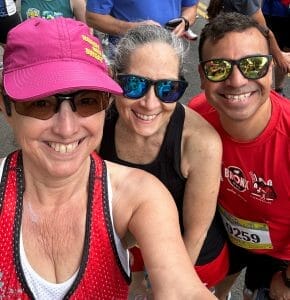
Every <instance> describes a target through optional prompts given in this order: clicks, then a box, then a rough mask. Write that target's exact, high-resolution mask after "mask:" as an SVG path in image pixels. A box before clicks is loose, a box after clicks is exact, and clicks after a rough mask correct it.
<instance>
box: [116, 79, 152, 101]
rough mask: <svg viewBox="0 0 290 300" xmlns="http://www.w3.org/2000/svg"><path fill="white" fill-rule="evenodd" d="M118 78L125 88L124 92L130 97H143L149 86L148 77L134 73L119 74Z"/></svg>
mask: <svg viewBox="0 0 290 300" xmlns="http://www.w3.org/2000/svg"><path fill="white" fill-rule="evenodd" d="M118 80H119V83H120V86H121V87H122V89H123V94H124V96H125V97H127V98H129V99H139V98H141V97H143V96H144V95H145V94H146V92H147V90H148V87H149V83H148V80H147V79H146V78H142V77H138V76H134V75H119V76H118Z"/></svg>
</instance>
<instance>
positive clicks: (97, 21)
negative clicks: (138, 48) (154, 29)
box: [86, 11, 136, 36]
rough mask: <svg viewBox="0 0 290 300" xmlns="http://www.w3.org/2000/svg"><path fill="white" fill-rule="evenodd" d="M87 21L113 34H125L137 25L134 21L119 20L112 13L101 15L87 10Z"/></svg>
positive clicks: (91, 25)
mask: <svg viewBox="0 0 290 300" xmlns="http://www.w3.org/2000/svg"><path fill="white" fill-rule="evenodd" d="M86 21H87V24H88V25H89V26H90V27H93V28H94V29H97V30H99V31H101V32H104V33H108V34H111V35H117V36H118V35H124V34H125V33H126V32H127V31H128V30H129V29H131V28H133V27H135V26H136V24H135V23H134V22H126V21H122V20H118V19H116V18H114V17H112V16H110V15H101V14H96V13H92V12H89V11H87V12H86Z"/></svg>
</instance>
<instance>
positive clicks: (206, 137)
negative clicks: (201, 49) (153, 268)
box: [100, 25, 228, 296]
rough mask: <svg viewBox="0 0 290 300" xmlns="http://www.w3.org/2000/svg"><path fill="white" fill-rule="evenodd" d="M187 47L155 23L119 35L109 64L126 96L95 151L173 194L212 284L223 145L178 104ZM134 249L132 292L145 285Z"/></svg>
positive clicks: (222, 268)
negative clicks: (157, 181)
mask: <svg viewBox="0 0 290 300" xmlns="http://www.w3.org/2000/svg"><path fill="white" fill-rule="evenodd" d="M185 52H186V49H185V47H184V44H183V41H182V40H181V39H179V38H178V37H176V36H175V35H173V34H172V33H171V32H169V31H167V30H166V29H164V28H162V27H158V26H152V25H143V26H140V27H137V28H135V29H132V30H131V31H129V32H128V33H127V34H126V35H125V36H124V37H123V38H122V39H121V40H120V43H119V44H118V46H117V48H116V54H115V59H114V61H113V65H112V66H113V73H114V77H115V79H116V80H117V81H118V83H119V84H120V86H121V87H122V89H123V95H117V96H114V101H113V103H112V105H111V107H110V109H109V111H108V113H107V118H106V121H105V127H104V134H103V140H102V143H101V148H100V153H101V155H102V156H103V157H105V158H106V159H108V160H111V161H114V162H118V163H121V164H123V165H126V166H130V167H135V168H140V169H143V170H145V171H148V172H150V173H151V174H153V175H155V176H156V177H158V178H159V179H160V180H161V181H162V182H163V184H164V185H165V186H166V187H167V188H168V190H169V191H170V192H171V194H172V196H173V198H174V200H175V203H176V206H177V209H178V212H179V223H180V228H181V231H182V234H183V238H184V242H185V245H186V247H187V250H188V252H189V254H190V257H191V260H192V263H193V265H196V271H197V273H198V275H199V277H200V278H201V280H202V281H203V282H204V283H205V284H206V285H207V286H208V287H212V286H214V285H215V284H216V283H218V282H219V281H220V280H222V279H223V277H224V276H225V274H226V273H227V268H228V264H227V262H228V257H227V247H226V243H225V239H224V233H223V227H222V225H221V223H220V220H219V217H218V216H217V215H216V216H215V210H216V201H217V193H218V190H219V180H220V167H221V153H222V146H221V142H220V138H219V136H218V134H217V133H216V131H215V130H214V129H213V128H212V127H211V126H210V125H209V124H208V123H207V122H206V121H205V120H204V119H203V118H201V117H200V116H199V115H198V114H196V113H195V112H193V111H190V110H189V109H188V108H186V107H185V106H183V105H182V104H181V103H179V102H178V100H179V99H180V98H181V97H182V96H183V93H184V92H185V90H186V87H187V85H188V83H187V82H186V80H185V79H184V77H183V64H184V55H185ZM140 193H142V191H140ZM160 213H162V212H160ZM212 220H213V221H212ZM144 222H148V226H150V220H144ZM204 241H205V243H204ZM160 247H162V245H161V244H160ZM201 249H202V251H201ZM132 252H133V256H134V264H133V271H135V273H133V286H132V287H131V295H132V296H133V295H136V294H137V293H140V290H141V292H144V293H146V288H145V291H144V288H143V290H142V283H141V281H143V280H144V272H143V270H144V266H143V263H142V257H141V255H140V252H138V248H133V251H132ZM200 252H201V253H200Z"/></svg>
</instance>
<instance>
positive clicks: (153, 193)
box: [106, 161, 177, 243]
mask: <svg viewBox="0 0 290 300" xmlns="http://www.w3.org/2000/svg"><path fill="white" fill-rule="evenodd" d="M106 165H107V169H108V174H109V176H110V181H111V187H112V208H113V216H114V224H115V229H116V232H117V233H118V235H119V237H120V238H121V239H123V238H125V239H126V237H127V234H128V227H129V224H130V222H131V220H132V218H133V216H144V218H145V217H146V218H148V217H150V216H151V215H154V214H155V213H157V212H159V213H160V211H162V212H163V214H164V215H168V214H171V213H172V212H175V211H176V208H175V204H174V201H173V198H172V196H171V194H170V193H169V191H168V190H167V189H166V188H165V186H164V185H163V184H162V183H161V182H160V181H159V180H158V179H157V178H156V177H154V176H153V175H151V174H149V173H148V172H145V171H143V170H140V169H136V168H129V167H126V166H122V165H119V164H115V163H112V162H108V161H106ZM176 215H177V212H176ZM139 218H140V217H139ZM144 218H143V217H142V218H141V219H142V220H144ZM141 219H140V220H141ZM142 222H143V221H142ZM130 240H131V238H130ZM127 242H128V241H127V240H126V243H127Z"/></svg>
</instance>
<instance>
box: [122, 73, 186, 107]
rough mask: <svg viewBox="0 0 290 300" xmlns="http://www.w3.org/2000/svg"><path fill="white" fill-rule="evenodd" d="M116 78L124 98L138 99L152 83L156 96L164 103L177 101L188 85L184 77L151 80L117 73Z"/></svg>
mask: <svg viewBox="0 0 290 300" xmlns="http://www.w3.org/2000/svg"><path fill="white" fill-rule="evenodd" d="M117 80H118V82H119V84H120V86H121V87H122V89H123V95H124V96H125V97H126V98H129V99H139V98H141V97H143V96H144V95H145V94H146V93H147V92H148V90H149V88H150V87H151V85H154V91H155V95H156V97H157V98H158V99H159V100H161V101H162V102H165V103H173V102H176V101H178V100H179V99H180V98H181V97H182V95H183V94H184V92H185V90H186V88H187V86H188V82H187V81H186V80H185V79H181V80H171V79H161V80H152V79H149V78H146V77H142V76H137V75H132V74H119V75H117Z"/></svg>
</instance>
